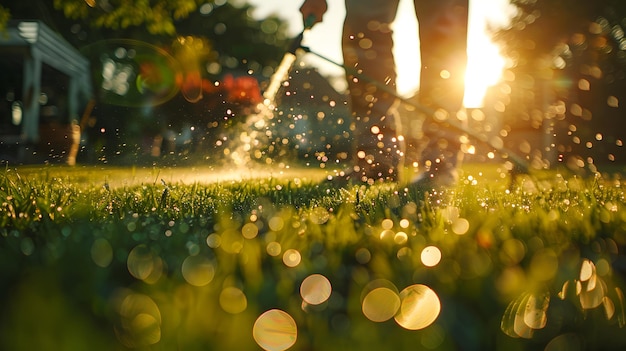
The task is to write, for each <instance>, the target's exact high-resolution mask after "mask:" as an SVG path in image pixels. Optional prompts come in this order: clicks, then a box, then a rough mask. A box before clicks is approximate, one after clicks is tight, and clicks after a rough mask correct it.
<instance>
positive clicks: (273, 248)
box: [265, 241, 283, 257]
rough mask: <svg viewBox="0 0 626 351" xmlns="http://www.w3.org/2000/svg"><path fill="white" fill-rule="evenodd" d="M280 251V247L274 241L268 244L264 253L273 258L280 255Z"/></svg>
mask: <svg viewBox="0 0 626 351" xmlns="http://www.w3.org/2000/svg"><path fill="white" fill-rule="evenodd" d="M282 250H283V249H282V247H281V246H280V244H279V243H277V242H276V241H272V242H270V243H269V244H267V246H266V247H265V251H267V254H268V255H270V256H274V257H276V256H278V255H280V253H281V252H282Z"/></svg>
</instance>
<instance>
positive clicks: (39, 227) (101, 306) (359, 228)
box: [0, 166, 626, 350]
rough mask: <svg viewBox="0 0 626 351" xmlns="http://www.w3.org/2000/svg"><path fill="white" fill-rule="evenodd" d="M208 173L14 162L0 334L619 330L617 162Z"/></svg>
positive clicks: (90, 344) (610, 340)
mask: <svg viewBox="0 0 626 351" xmlns="http://www.w3.org/2000/svg"><path fill="white" fill-rule="evenodd" d="M203 172H209V173H210V172H214V171H213V170H210V169H209V170H207V169H202V170H200V169H156V168H153V169H130V168H127V169H125V168H120V169H114V168H97V169H96V168H64V167H56V168H55V167H45V168H18V169H6V170H5V171H4V172H3V174H2V175H1V176H0V224H1V229H0V279H1V280H0V284H1V286H2V289H1V290H0V298H2V301H3V304H2V306H3V307H2V314H1V315H0V348H1V349H7V350H33V349H38V350H84V349H90V350H99V349H102V350H122V349H127V348H138V349H146V350H148V349H150V350H172V349H180V350H224V349H233V350H235V349H236V350H254V349H261V348H265V349H268V350H283V349H286V348H289V349H293V350H346V349H360V350H381V349H412V350H420V349H424V350H432V349H437V350H457V349H467V350H485V349H501V350H517V349H528V350H536V349H547V350H576V349H594V350H597V349H620V348H623V347H624V346H626V337H625V336H624V335H626V333H624V331H625V330H626V329H625V328H624V324H626V316H625V311H624V303H625V301H624V297H623V291H624V284H623V283H624V282H623V278H624V273H625V270H626V260H625V256H624V254H623V250H624V247H625V244H626V207H625V204H626V201H625V199H624V188H623V187H624V185H625V184H624V181H623V180H621V179H620V178H619V177H617V176H604V177H599V176H598V177H592V178H589V179H582V178H577V177H573V176H570V175H565V174H563V175H562V174H560V173H558V172H546V173H543V174H535V175H533V176H532V177H530V176H524V177H520V178H519V179H516V180H515V181H514V182H513V185H510V183H511V180H510V179H509V177H508V174H507V173H504V171H503V170H501V169H500V168H498V167H497V166H489V167H483V166H481V167H476V169H472V167H467V168H466V169H465V172H464V174H463V177H462V180H461V182H459V184H458V186H456V187H454V188H450V189H447V190H446V191H444V192H442V193H437V192H435V193H424V192H423V191H419V190H417V189H412V188H410V187H404V186H402V185H394V184H382V185H375V186H371V187H358V186H354V187H347V188H335V187H333V186H332V185H331V184H325V183H323V182H320V180H321V179H323V174H322V173H320V172H312V171H295V170H283V171H282V172H277V173H276V174H264V175H261V177H253V176H234V177H233V176H232V174H230V176H228V177H221V178H217V179H216V178H211V176H215V175H209V176H206V177H205V175H204V174H202V173H203ZM177 174H179V175H180V176H179V177H178V179H177Z"/></svg>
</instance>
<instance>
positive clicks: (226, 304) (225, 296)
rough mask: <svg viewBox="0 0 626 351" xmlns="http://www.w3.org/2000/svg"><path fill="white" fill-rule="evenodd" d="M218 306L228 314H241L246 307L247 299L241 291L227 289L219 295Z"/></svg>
mask: <svg viewBox="0 0 626 351" xmlns="http://www.w3.org/2000/svg"><path fill="white" fill-rule="evenodd" d="M219 301H220V306H221V307H222V309H223V310H224V311H226V312H228V313H230V314H237V313H241V312H243V311H245V310H246V308H247V307H248V299H247V298H246V295H245V294H244V293H243V291H241V289H238V288H235V287H228V288H225V289H224V290H222V292H221V293H220V298H219Z"/></svg>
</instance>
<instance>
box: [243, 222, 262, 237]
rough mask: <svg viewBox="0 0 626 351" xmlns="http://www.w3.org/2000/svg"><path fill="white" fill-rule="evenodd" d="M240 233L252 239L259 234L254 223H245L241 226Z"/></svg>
mask: <svg viewBox="0 0 626 351" xmlns="http://www.w3.org/2000/svg"><path fill="white" fill-rule="evenodd" d="M241 234H242V235H243V237H244V238H246V239H254V238H256V236H257V235H258V234H259V227H257V225H256V224H254V223H246V224H244V225H243V227H241Z"/></svg>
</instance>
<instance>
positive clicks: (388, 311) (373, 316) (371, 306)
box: [362, 287, 400, 322]
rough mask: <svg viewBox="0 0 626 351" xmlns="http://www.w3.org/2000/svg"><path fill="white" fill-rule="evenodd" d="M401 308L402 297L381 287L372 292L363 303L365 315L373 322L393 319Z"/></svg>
mask: <svg viewBox="0 0 626 351" xmlns="http://www.w3.org/2000/svg"><path fill="white" fill-rule="evenodd" d="M399 308H400V296H398V293H397V292H396V291H393V290H391V289H389V288H385V287H380V288H376V289H374V290H372V291H370V292H369V293H368V294H367V295H365V298H364V299H363V303H362V310H363V314H364V315H365V317H367V319H369V320H371V321H372V322H384V321H387V320H389V319H391V318H392V317H393V316H395V314H396V313H397V311H398V309H399Z"/></svg>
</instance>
